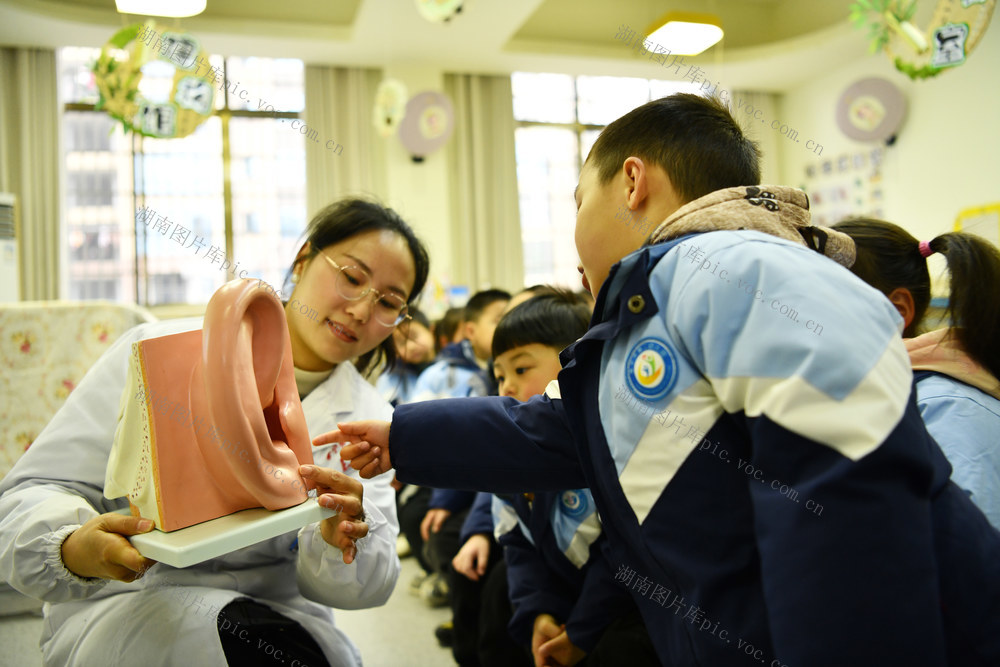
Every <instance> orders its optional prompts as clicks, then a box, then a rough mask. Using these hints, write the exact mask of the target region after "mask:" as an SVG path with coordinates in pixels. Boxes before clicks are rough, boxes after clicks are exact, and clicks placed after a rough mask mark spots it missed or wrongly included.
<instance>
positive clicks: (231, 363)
mask: <svg viewBox="0 0 1000 667" xmlns="http://www.w3.org/2000/svg"><path fill="white" fill-rule="evenodd" d="M258 284H259V283H257V282H256V281H253V280H249V279H246V280H234V281H232V282H229V283H227V284H225V285H223V286H222V287H221V288H220V289H219V290H218V291H216V293H215V294H214V295H212V299H211V300H210V301H209V303H208V309H207V310H206V312H205V324H204V330H202V331H189V332H185V333H180V334H174V335H170V336H162V337H160V338H150V339H147V340H142V341H139V342H137V343H133V345H132V355H131V359H130V362H129V369H128V384H127V385H126V387H125V391H124V393H123V394H122V401H121V412H120V416H119V422H118V427H117V430H116V432H115V441H114V445H113V447H112V450H111V456H110V458H109V460H108V469H107V473H106V478H105V484H104V494H105V496H106V497H108V498H117V497H120V496H128V498H129V505H130V507H131V509H132V514H133V515H135V516H142V517H145V518H147V519H152V520H153V521H154V523H155V524H156V527H157V528H159V529H160V530H163V531H172V530H177V529H179V528H185V527H187V526H191V525H194V524H196V523H201V522H202V521H208V520H209V519H215V518H218V517H220V516H225V515H227V514H232V513H233V512H237V511H239V510H243V509H248V508H251V507H265V508H267V509H269V510H278V509H284V508H286V507H291V506H293V505H298V504H300V503H302V502H304V501H305V500H306V498H307V490H306V488H307V485H306V483H305V482H304V480H303V479H302V477H301V476H300V475H299V473H298V467H299V465H300V464H309V463H312V462H313V459H312V448H311V446H310V442H309V431H308V429H307V428H306V421H305V415H304V414H303V412H302V404H301V402H300V401H299V394H298V389H297V387H296V385H295V374H294V372H293V369H292V348H291V343H290V340H289V337H288V326H287V323H286V320H285V313H284V309H283V308H282V306H281V302H280V301H278V299H277V298H276V297H275V296H274V295H273V294H272V293H271V292H270V291H268V290H265V289H260V288H259V287H258V286H257V285H258ZM310 486H311V485H310Z"/></svg>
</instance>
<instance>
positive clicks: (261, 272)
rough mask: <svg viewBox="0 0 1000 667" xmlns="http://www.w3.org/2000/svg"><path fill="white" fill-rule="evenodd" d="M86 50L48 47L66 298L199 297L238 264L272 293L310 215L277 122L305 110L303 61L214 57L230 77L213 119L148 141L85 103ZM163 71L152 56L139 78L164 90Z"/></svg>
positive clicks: (291, 137) (89, 54)
mask: <svg viewBox="0 0 1000 667" xmlns="http://www.w3.org/2000/svg"><path fill="white" fill-rule="evenodd" d="M98 54H99V50H98V49H87V48H75V47H69V48H64V49H60V51H59V64H58V67H59V90H60V95H61V99H62V102H64V103H65V107H64V109H65V110H64V113H63V120H62V125H63V133H64V136H65V151H66V152H65V155H64V159H65V165H66V187H65V207H64V210H65V225H66V230H65V231H66V235H67V239H68V246H69V248H68V253H67V255H68V257H67V262H66V266H67V277H68V285H69V295H70V298H73V299H110V300H115V301H135V302H138V303H140V304H143V305H148V306H155V305H161V304H169V303H205V302H207V301H208V299H209V298H210V297H211V295H212V293H213V292H214V291H215V290H216V289H218V288H219V287H220V286H221V285H222V284H223V283H224V282H226V281H228V280H231V279H233V278H234V277H236V276H237V275H239V273H241V272H242V271H243V270H244V269H245V270H246V271H247V273H245V274H243V275H245V276H247V277H251V276H252V277H255V278H263V279H264V280H267V281H268V282H271V283H272V284H274V285H275V286H276V287H278V288H280V282H281V281H282V280H283V279H284V274H285V271H287V268H288V267H287V263H290V261H291V258H292V256H293V255H294V253H295V250H296V249H297V247H296V243H297V241H298V238H299V236H300V235H301V233H302V232H303V231H304V229H305V225H306V223H307V222H308V219H307V218H306V213H307V212H306V208H305V207H306V204H305V143H304V142H305V137H303V136H302V135H301V134H299V133H298V132H296V131H290V125H289V123H287V122H283V121H285V120H287V119H289V118H296V117H298V116H299V115H300V113H301V111H302V110H303V108H304V102H305V90H304V88H303V79H304V67H303V64H302V62H301V61H299V60H290V59H272V58H236V57H230V58H225V59H223V58H222V57H220V56H212V57H211V61H212V64H213V65H215V66H217V67H219V68H220V69H224V71H225V72H226V75H225V76H226V80H227V81H228V86H225V85H222V83H221V81H220V84H219V85H218V86H217V87H216V102H215V111H214V113H213V115H212V117H210V118H209V119H208V120H206V121H205V122H204V123H202V124H201V125H200V126H199V127H198V129H197V130H196V131H195V132H194V133H192V134H191V135H189V136H187V137H184V138H182V139H151V138H148V137H141V136H136V135H133V134H132V133H131V132H130V133H128V134H124V133H123V131H122V128H121V124H120V123H118V121H115V120H114V119H112V118H111V117H110V116H108V115H107V114H106V113H104V112H102V111H97V110H95V109H94V105H95V103H96V102H97V97H98V96H97V88H96V85H95V82H94V75H93V74H92V73H91V71H90V67H91V64H92V63H93V62H94V60H95V59H96V57H97V55H98ZM172 80H173V69H172V67H171V66H170V65H167V64H166V63H156V62H154V63H151V64H150V67H149V68H148V69H146V70H144V72H143V79H142V81H141V83H140V87H141V89H142V90H143V91H144V92H147V93H149V94H154V93H161V94H163V93H164V91H169V88H170V85H171V82H172ZM164 96H165V95H164ZM227 181H228V183H229V188H228V189H227V188H226V183H227ZM140 209H141V210H143V211H146V212H147V213H145V214H144V215H143V216H140V218H146V219H145V221H143V220H142V219H140V220H137V219H136V218H137V211H139V210H140Z"/></svg>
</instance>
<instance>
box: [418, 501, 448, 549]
mask: <svg viewBox="0 0 1000 667" xmlns="http://www.w3.org/2000/svg"><path fill="white" fill-rule="evenodd" d="M450 516H451V510H446V509H441V508H434V509H429V510H427V514H425V515H424V520H423V521H421V522H420V537H422V538H424V542H426V541H427V540H429V539H431V533H436V532H438V531H439V530H441V526H442V525H443V524H444V522H445V520H447V518H448V517H450Z"/></svg>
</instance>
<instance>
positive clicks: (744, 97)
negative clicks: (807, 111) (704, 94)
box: [729, 90, 789, 185]
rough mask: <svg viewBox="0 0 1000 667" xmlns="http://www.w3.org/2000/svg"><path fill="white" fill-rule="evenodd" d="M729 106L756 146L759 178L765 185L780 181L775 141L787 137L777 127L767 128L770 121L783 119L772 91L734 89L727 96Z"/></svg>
mask: <svg viewBox="0 0 1000 667" xmlns="http://www.w3.org/2000/svg"><path fill="white" fill-rule="evenodd" d="M729 108H730V110H731V111H732V114H733V117H734V118H736V120H737V121H738V122H739V123H740V125H741V126H742V127H743V130H744V131H745V132H746V133H747V135H749V136H750V138H751V139H753V140H754V141H756V142H757V144H758V145H759V146H760V152H761V154H762V155H763V157H762V158H761V163H760V182H761V183H764V184H767V185H783V183H781V168H780V167H781V164H780V160H779V157H778V156H779V152H778V142H779V141H789V139H788V137H784V136H782V135H781V134H780V132H779V130H774V129H771V123H772V122H774V121H778V122H779V124H784V123H785V121H784V120H783V119H782V118H780V117H779V116H778V115H777V113H778V111H777V109H778V105H777V103H776V97H775V95H774V94H773V93H755V92H751V91H747V90H734V91H733V94H732V97H731V98H730V100H729ZM758 110H759V112H758ZM761 121H763V122H761ZM779 129H780V127H779Z"/></svg>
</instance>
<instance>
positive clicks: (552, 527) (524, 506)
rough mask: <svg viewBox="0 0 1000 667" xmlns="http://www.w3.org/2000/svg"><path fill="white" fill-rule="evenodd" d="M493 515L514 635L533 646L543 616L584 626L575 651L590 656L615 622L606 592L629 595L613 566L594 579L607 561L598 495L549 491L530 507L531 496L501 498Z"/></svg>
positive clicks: (495, 498) (495, 501)
mask: <svg viewBox="0 0 1000 667" xmlns="http://www.w3.org/2000/svg"><path fill="white" fill-rule="evenodd" d="M493 517H494V524H495V531H494V534H495V536H496V540H497V542H498V543H499V544H500V545H501V546H502V547H503V549H504V559H505V560H506V561H507V582H508V588H509V591H510V599H511V603H512V605H513V607H514V614H513V617H512V618H511V621H510V626H509V627H510V632H511V635H512V636H513V637H514V638H515V639H516V640H517V641H518V642H520V643H522V644H525V645H528V646H530V643H531V634H532V629H533V626H534V621H535V618H536V617H537V616H538V615H539V614H551V615H552V616H553V617H554V618H555V619H556V620H557V621H559V622H560V623H563V622H565V623H566V624H567V625H573V626H574V627H576V628H577V634H576V635H575V636H573V637H572V638H571V639H572V641H573V643H574V645H576V646H578V647H580V648H583V649H584V650H589V649H590V648H591V647H592V646H593V645H594V644H595V643H596V642H597V640H598V639H599V638H600V635H601V633H602V632H603V630H604V628H605V627H606V626H607V624H608V623H609V622H610V621H611V620H613V616H611V615H609V614H608V613H607V612H608V611H609V609H608V606H607V604H606V599H605V597H604V593H603V590H602V589H604V588H607V587H608V586H610V587H611V590H610V593H611V596H612V597H620V594H621V593H622V591H620V590H619V587H617V586H614V584H613V583H611V581H610V578H609V577H607V576H606V573H607V568H606V567H605V568H603V569H602V573H603V574H601V575H597V576H590V577H588V576H587V572H588V570H589V569H590V568H591V565H592V564H593V562H595V561H597V560H600V559H601V558H602V557H601V554H600V543H599V542H598V538H599V537H600V536H601V522H600V519H599V518H598V516H597V511H596V506H595V503H594V498H593V496H591V494H590V490H589V489H572V490H566V491H557V492H542V493H537V494H535V496H534V498H533V500H530V501H529V500H528V498H526V497H525V496H524V495H505V496H503V497H500V496H493ZM595 544H596V546H595ZM592 549H593V554H594V555H593V557H592V556H591V554H592ZM616 593H618V594H619V595H615V594H616ZM626 597H627V596H626ZM629 606H631V601H630V600H629V601H628V604H627V605H625V608H626V609H627V608H628V607H629ZM633 609H634V607H633Z"/></svg>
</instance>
